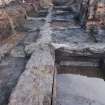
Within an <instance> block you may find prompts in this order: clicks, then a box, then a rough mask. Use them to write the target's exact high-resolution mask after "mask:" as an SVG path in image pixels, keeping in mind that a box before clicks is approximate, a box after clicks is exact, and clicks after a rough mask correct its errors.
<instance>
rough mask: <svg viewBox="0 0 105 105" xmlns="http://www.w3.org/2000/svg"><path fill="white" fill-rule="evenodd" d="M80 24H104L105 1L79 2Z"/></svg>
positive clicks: (88, 0)
mask: <svg viewBox="0 0 105 105" xmlns="http://www.w3.org/2000/svg"><path fill="white" fill-rule="evenodd" d="M81 11H82V13H81V18H82V19H81V24H82V25H86V27H90V26H92V25H95V26H97V27H101V26H105V18H104V17H105V1H104V0H83V2H82V4H81V9H80V12H81ZM83 11H84V12H83Z"/></svg>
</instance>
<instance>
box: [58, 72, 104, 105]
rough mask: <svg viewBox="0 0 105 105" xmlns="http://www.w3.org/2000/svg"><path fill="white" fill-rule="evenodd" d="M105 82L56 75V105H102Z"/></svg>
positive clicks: (77, 76) (95, 79) (69, 75)
mask: <svg viewBox="0 0 105 105" xmlns="http://www.w3.org/2000/svg"><path fill="white" fill-rule="evenodd" d="M104 89H105V81H104V80H102V79H98V78H88V77H85V76H80V75H71V74H62V75H61V74H60V75H57V97H56V100H57V105H104V104H105V91H104Z"/></svg>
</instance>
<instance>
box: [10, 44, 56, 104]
mask: <svg viewBox="0 0 105 105" xmlns="http://www.w3.org/2000/svg"><path fill="white" fill-rule="evenodd" d="M51 50H52V48H51V47H49V46H48V45H38V46H37V47H36V48H35V50H34V53H33V54H32V56H31V59H30V60H29V62H28V64H27V66H26V70H25V72H24V73H23V74H22V75H21V77H20V79H19V81H18V84H17V86H16V88H15V89H14V91H13V93H12V95H11V97H10V103H9V105H51V100H52V88H53V86H52V85H53V76H54V70H55V67H54V58H53V51H51Z"/></svg>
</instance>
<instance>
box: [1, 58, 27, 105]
mask: <svg viewBox="0 0 105 105" xmlns="http://www.w3.org/2000/svg"><path fill="white" fill-rule="evenodd" d="M25 64H26V59H25V58H14V57H9V58H6V59H5V60H3V61H2V62H1V63H0V105H6V104H7V103H8V98H9V96H10V93H11V91H12V89H13V88H14V87H15V85H16V83H17V80H18V78H19V76H20V75H21V73H22V72H23V71H24V68H25Z"/></svg>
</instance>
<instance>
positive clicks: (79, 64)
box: [55, 48, 104, 78]
mask: <svg viewBox="0 0 105 105" xmlns="http://www.w3.org/2000/svg"><path fill="white" fill-rule="evenodd" d="M55 58H56V61H55V63H56V67H57V73H58V74H77V75H83V76H88V77H98V78H104V77H103V76H104V75H103V70H104V57H103V58H102V57H101V56H100V57H97V56H95V55H94V56H93V55H92V56H88V55H87V56H85V55H79V54H75V53H74V54H71V53H69V52H66V51H64V50H63V49H62V48H61V49H57V50H56V51H55ZM102 63H103V64H102Z"/></svg>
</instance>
